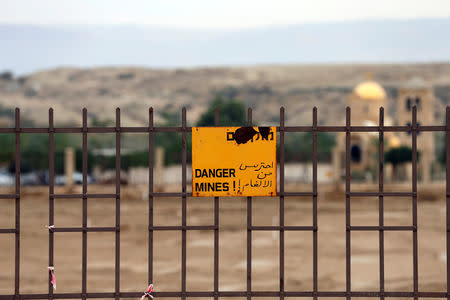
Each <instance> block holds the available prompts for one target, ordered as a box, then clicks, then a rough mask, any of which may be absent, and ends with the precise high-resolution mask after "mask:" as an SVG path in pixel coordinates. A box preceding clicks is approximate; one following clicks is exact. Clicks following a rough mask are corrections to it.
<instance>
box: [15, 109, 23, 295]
mask: <svg viewBox="0 0 450 300" xmlns="http://www.w3.org/2000/svg"><path fill="white" fill-rule="evenodd" d="M20 131H21V130H20V110H19V109H18V108H16V111H15V135H16V150H15V152H16V153H15V173H16V174H15V175H16V182H15V194H16V195H15V199H16V207H15V213H16V219H15V223H16V227H15V254H16V255H15V264H14V296H15V298H16V299H19V298H20V296H19V294H20V289H19V283H20Z"/></svg>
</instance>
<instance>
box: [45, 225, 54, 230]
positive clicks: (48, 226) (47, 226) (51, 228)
mask: <svg viewBox="0 0 450 300" xmlns="http://www.w3.org/2000/svg"><path fill="white" fill-rule="evenodd" d="M45 227H46V228H47V229H48V230H49V231H53V229H55V225H45Z"/></svg>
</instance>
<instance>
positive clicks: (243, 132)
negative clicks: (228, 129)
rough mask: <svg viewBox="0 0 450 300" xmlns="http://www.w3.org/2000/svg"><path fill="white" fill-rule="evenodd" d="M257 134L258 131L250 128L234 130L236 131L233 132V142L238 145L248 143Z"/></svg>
mask: <svg viewBox="0 0 450 300" xmlns="http://www.w3.org/2000/svg"><path fill="white" fill-rule="evenodd" d="M257 133H258V131H256V130H255V129H254V128H253V127H251V126H246V127H240V128H238V129H236V131H235V132H234V140H235V141H236V143H238V144H245V143H247V142H248V141H250V140H251V139H252V138H253V136H254V135H255V134H257Z"/></svg>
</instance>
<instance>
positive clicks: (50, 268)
mask: <svg viewBox="0 0 450 300" xmlns="http://www.w3.org/2000/svg"><path fill="white" fill-rule="evenodd" d="M48 271H49V272H50V274H51V275H52V279H51V280H50V282H51V283H52V286H53V289H55V290H56V278H55V267H48Z"/></svg>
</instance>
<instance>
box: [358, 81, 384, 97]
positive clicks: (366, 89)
mask: <svg viewBox="0 0 450 300" xmlns="http://www.w3.org/2000/svg"><path fill="white" fill-rule="evenodd" d="M353 92H354V93H355V94H356V95H357V96H358V97H359V98H361V99H364V100H383V99H385V98H386V92H385V91H384V88H383V87H382V86H381V85H380V84H379V83H377V82H375V81H364V82H361V83H360V84H358V85H357V86H356V87H355V88H354V90H353Z"/></svg>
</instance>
